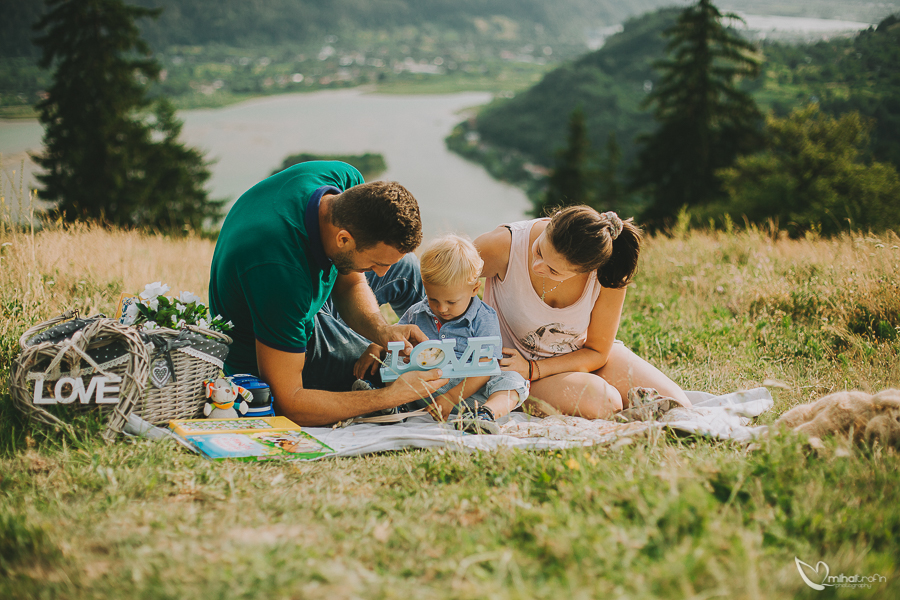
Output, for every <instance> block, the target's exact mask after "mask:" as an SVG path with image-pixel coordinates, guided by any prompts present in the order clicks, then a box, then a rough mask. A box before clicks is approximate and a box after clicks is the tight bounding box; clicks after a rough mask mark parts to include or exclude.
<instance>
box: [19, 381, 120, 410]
mask: <svg viewBox="0 0 900 600" xmlns="http://www.w3.org/2000/svg"><path fill="white" fill-rule="evenodd" d="M32 377H33V379H34V397H33V399H32V400H33V402H34V403H35V404H71V403H72V402H75V400H76V399H77V400H78V401H79V402H80V403H81V404H89V403H90V401H91V397H93V398H94V401H95V402H96V403H97V404H118V402H119V386H118V384H119V383H121V382H122V378H121V377H119V376H118V375H95V376H93V377H91V380H90V383H88V386H87V388H85V387H84V379H83V378H81V377H60V378H59V379H58V380H57V382H56V386H55V387H54V388H53V396H50V397H47V398H45V397H44V377H43V374H35V375H33V376H32ZM32 377H29V379H32ZM67 387H68V390H67ZM67 391H68V394H67V393H66V392H67Z"/></svg>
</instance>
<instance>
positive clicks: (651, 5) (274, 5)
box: [0, 0, 898, 58]
mask: <svg viewBox="0 0 900 600" xmlns="http://www.w3.org/2000/svg"><path fill="white" fill-rule="evenodd" d="M130 3H132V4H139V5H142V6H148V7H159V8H162V9H163V13H162V15H161V16H160V18H159V19H158V20H156V21H149V20H148V21H146V22H145V23H143V24H142V30H143V32H144V36H145V37H146V39H147V41H149V42H150V44H151V45H152V46H153V47H154V48H156V49H157V50H162V49H165V48H168V47H169V46H172V45H188V46H196V45H208V44H223V45H226V46H232V47H239V46H256V45H279V44H283V43H292V44H297V43H300V44H302V43H305V42H307V41H309V39H310V38H314V39H316V40H321V39H323V38H324V37H325V36H329V35H330V36H341V35H342V33H343V32H347V31H354V32H358V31H370V32H375V31H394V30H400V29H403V28H405V27H409V26H413V27H417V28H421V27H430V28H432V29H433V30H434V31H441V32H446V31H447V30H451V31H455V32H457V33H460V34H463V35H464V34H466V33H472V34H477V35H483V34H487V35H493V36H506V37H510V36H514V37H516V38H519V39H523V40H526V41H527V40H528V39H529V38H533V37H534V35H535V31H536V30H535V26H537V27H538V29H539V30H540V31H541V32H542V33H547V34H548V35H551V36H553V37H560V36H570V37H573V38H574V39H575V40H578V41H584V40H585V39H586V36H588V35H589V31H590V30H591V29H597V28H602V27H606V26H610V25H617V24H619V23H622V22H623V21H625V20H626V19H628V18H629V17H631V16H634V15H639V14H642V13H645V12H647V11H651V10H655V9H657V8H660V7H664V6H673V5H682V6H683V5H685V4H688V3H689V1H688V0H628V1H627V2H623V1H621V0H554V1H553V2H547V1H546V0H254V1H252V2H250V1H248V0H131V2H130ZM721 7H722V8H723V9H727V10H742V11H746V12H748V13H752V14H771V15H788V16H790V15H793V16H808V17H821V18H833V19H849V20H857V21H865V22H874V20H877V19H879V18H881V17H882V16H883V15H885V14H888V12H890V11H891V9H892V8H891V7H893V9H894V10H896V8H897V7H898V0H884V1H882V2H879V3H873V2H871V1H869V0H803V1H795V2H784V1H783V0H722V2H721ZM43 12H44V2H43V0H0V57H3V58H8V57H22V56H31V57H33V56H35V53H36V49H35V48H34V47H33V46H32V45H31V41H30V40H31V38H32V35H33V34H32V31H31V25H32V24H33V23H34V22H35V21H36V20H37V19H38V18H39V17H40V15H41V14H42V13H43Z"/></svg>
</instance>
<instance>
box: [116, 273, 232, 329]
mask: <svg viewBox="0 0 900 600" xmlns="http://www.w3.org/2000/svg"><path fill="white" fill-rule="evenodd" d="M168 291H169V286H168V285H166V284H164V283H162V282H160V281H156V282H154V283H148V284H147V285H146V286H145V287H144V291H143V292H141V293H140V295H139V296H137V297H135V298H133V301H132V302H129V303H128V306H127V308H125V312H124V314H123V315H122V319H121V321H122V323H124V324H125V325H141V326H143V329H144V331H152V330H154V329H157V328H160V327H168V328H170V329H181V328H182V327H183V326H184V325H196V326H198V327H203V328H205V329H211V330H213V331H220V332H223V333H224V332H226V331H229V330H231V329H232V328H233V327H234V325H233V324H232V323H231V321H225V319H223V318H222V317H221V315H216V316H214V317H212V318H210V316H209V307H207V306H206V304H204V303H203V301H202V299H201V298H200V297H199V296H196V295H194V294H192V293H191V292H181V294H179V295H178V297H177V298H174V297H170V296H166V293H167V292H168Z"/></svg>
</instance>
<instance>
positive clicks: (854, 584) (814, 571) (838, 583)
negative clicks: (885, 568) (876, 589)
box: [794, 556, 887, 592]
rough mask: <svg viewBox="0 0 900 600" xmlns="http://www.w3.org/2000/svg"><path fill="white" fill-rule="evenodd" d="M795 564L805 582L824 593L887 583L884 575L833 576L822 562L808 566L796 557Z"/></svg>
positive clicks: (870, 587) (869, 587)
mask: <svg viewBox="0 0 900 600" xmlns="http://www.w3.org/2000/svg"><path fill="white" fill-rule="evenodd" d="M794 563H796V565H797V570H798V571H799V572H800V577H802V578H803V582H804V583H806V585H808V586H809V587H811V588H812V589H814V590H818V591H820V592H821V591H822V590H824V589H825V588H826V587H848V588H868V589H872V584H873V583H885V582H886V581H887V577H885V576H884V575H878V574H877V573H876V574H875V575H844V574H843V573H841V574H840V575H831V569H830V568H829V567H828V564H827V563H825V561H822V560H820V561H819V562H817V563H816V567H815V568H813V567H812V566H810V565H808V564H806V563H805V562H803V561H802V560H800V559H799V558H797V557H796V556H795V557H794Z"/></svg>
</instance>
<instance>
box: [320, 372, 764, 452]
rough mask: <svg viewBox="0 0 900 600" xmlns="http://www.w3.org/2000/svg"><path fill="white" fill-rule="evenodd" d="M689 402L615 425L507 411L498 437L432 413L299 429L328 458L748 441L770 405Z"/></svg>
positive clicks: (757, 391) (703, 397)
mask: <svg viewBox="0 0 900 600" xmlns="http://www.w3.org/2000/svg"><path fill="white" fill-rule="evenodd" d="M686 393H687V396H688V399H689V400H690V401H691V402H692V403H693V407H692V408H689V409H685V408H677V409H673V410H671V411H669V412H668V413H666V414H665V415H663V417H662V419H661V420H659V421H657V422H652V423H641V422H637V423H615V422H613V421H603V420H593V421H591V420H588V419H582V418H580V417H562V416H554V417H546V418H543V419H541V418H537V417H530V416H528V415H526V414H524V413H512V414H511V415H509V416H508V417H505V418H503V419H500V420H499V421H498V423H499V424H500V435H472V434H468V433H462V432H460V431H457V430H456V429H454V428H453V427H452V426H451V425H448V424H446V423H439V422H437V421H435V420H433V419H432V418H431V417H428V416H424V417H411V418H410V419H408V420H407V421H405V422H403V423H395V424H391V425H376V424H371V423H360V424H356V425H350V426H348V427H344V428H336V429H332V428H331V427H304V428H303V430H304V431H306V432H307V433H309V434H310V435H312V436H314V437H316V438H317V439H319V440H321V441H322V442H324V443H325V444H328V445H329V446H330V447H331V448H333V449H334V450H335V454H334V455H329V456H359V455H362V454H371V453H374V452H385V451H388V450H399V449H401V448H449V449H455V450H463V451H469V452H471V451H475V450H495V449H497V448H500V447H510V448H522V449H529V450H540V449H561V448H572V447H578V446H593V445H605V444H612V443H614V442H616V441H617V440H619V439H621V438H623V437H632V436H636V435H646V434H647V433H648V432H649V431H650V430H651V429H660V428H666V427H667V428H670V429H674V430H678V431H683V432H686V433H691V434H696V435H704V436H709V437H714V438H717V439H721V440H726V439H730V440H738V441H747V440H752V439H754V438H756V437H757V436H758V435H760V434H761V433H762V432H764V431H765V429H766V427H765V426H760V427H750V426H749V423H750V420H751V419H752V418H753V417H756V416H759V415H761V414H762V413H763V412H765V411H767V410H769V409H770V408H772V406H773V402H772V396H771V395H770V394H769V391H768V390H767V389H766V388H762V387H760V388H754V389H752V390H746V391H739V392H734V393H731V394H725V395H724V396H715V395H713V394H708V393H705V392H686Z"/></svg>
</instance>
